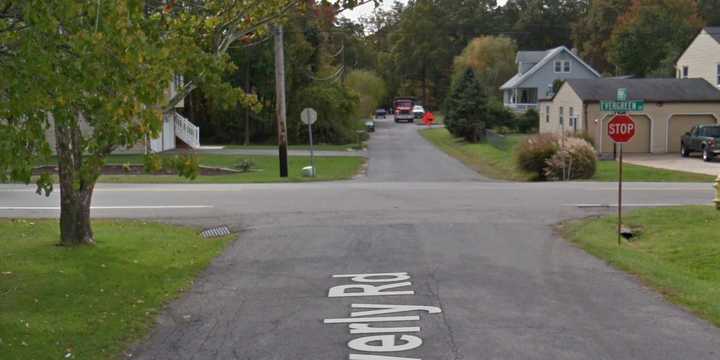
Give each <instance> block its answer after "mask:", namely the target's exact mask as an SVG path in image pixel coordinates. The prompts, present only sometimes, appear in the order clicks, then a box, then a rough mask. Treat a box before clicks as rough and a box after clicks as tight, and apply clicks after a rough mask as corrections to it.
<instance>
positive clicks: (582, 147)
mask: <svg viewBox="0 0 720 360" xmlns="http://www.w3.org/2000/svg"><path fill="white" fill-rule="evenodd" d="M596 168H597V156H596V155H595V149H594V148H593V146H592V145H590V143H589V142H587V141H585V140H583V139H581V138H576V137H570V138H566V139H565V140H564V142H563V144H562V145H561V146H560V148H559V150H558V151H557V152H556V153H555V154H554V155H553V156H552V157H551V158H550V159H548V160H546V166H545V170H544V171H545V178H546V179H549V180H576V179H590V178H592V177H593V175H595V170H596Z"/></svg>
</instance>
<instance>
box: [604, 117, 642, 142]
mask: <svg viewBox="0 0 720 360" xmlns="http://www.w3.org/2000/svg"><path fill="white" fill-rule="evenodd" d="M635 129H636V126H635V122H634V121H633V119H632V118H631V117H630V116H628V115H615V117H613V119H612V120H610V122H609V123H608V136H610V139H612V141H614V142H616V143H626V142H628V141H630V140H631V139H632V138H633V136H635Z"/></svg>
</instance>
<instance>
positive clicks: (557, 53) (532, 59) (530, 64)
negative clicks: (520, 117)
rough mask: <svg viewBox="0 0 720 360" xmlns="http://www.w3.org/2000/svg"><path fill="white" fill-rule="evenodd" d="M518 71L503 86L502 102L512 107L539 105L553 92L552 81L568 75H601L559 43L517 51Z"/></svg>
mask: <svg viewBox="0 0 720 360" xmlns="http://www.w3.org/2000/svg"><path fill="white" fill-rule="evenodd" d="M515 63H517V66H518V73H517V74H515V76H513V77H512V78H511V79H510V80H508V81H507V82H506V83H505V84H503V85H502V86H501V87H500V90H502V93H503V103H504V104H505V106H506V107H507V108H509V109H511V110H514V111H518V112H524V111H527V110H528V109H536V110H537V107H538V102H539V101H540V100H546V99H550V98H552V96H553V83H554V82H555V81H556V80H567V79H597V78H600V77H601V75H600V74H599V73H598V72H597V71H595V69H593V68H592V67H591V66H590V65H588V64H587V63H585V62H584V61H582V59H580V57H578V56H577V54H576V53H575V52H574V51H570V50H569V49H568V48H566V47H565V46H559V47H556V48H554V49H550V50H545V51H518V53H517V56H516V57H515Z"/></svg>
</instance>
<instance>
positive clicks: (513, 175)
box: [420, 129, 715, 182]
mask: <svg viewBox="0 0 720 360" xmlns="http://www.w3.org/2000/svg"><path fill="white" fill-rule="evenodd" d="M420 133H421V134H422V135H423V137H425V139H427V140H428V141H430V142H431V143H433V144H434V145H435V146H437V147H438V148H439V149H440V150H442V151H444V152H446V153H447V154H448V155H450V156H452V157H455V158H457V159H458V160H460V161H462V162H463V163H464V164H465V165H467V166H468V167H470V168H472V169H474V170H475V171H477V172H479V173H481V174H483V175H485V176H488V177H491V178H494V179H501V180H514V181H529V180H530V179H531V178H532V175H531V174H529V173H526V172H523V171H520V170H518V169H517V168H516V167H515V162H514V157H513V152H514V149H515V147H516V146H517V145H518V143H520V141H522V140H523V139H524V138H525V136H526V135H509V136H507V140H506V146H504V147H502V148H498V147H496V146H493V145H491V144H489V143H480V144H470V143H467V142H465V141H463V140H461V139H457V138H454V137H453V136H452V135H450V133H449V132H448V131H447V130H446V129H430V130H422V131H421V132H420ZM623 169H624V170H623V178H624V180H625V181H636V182H637V181H649V182H712V181H714V179H715V177H713V176H709V175H703V174H695V173H689V172H682V171H674V170H664V169H656V168H651V167H647V166H639V165H633V164H624V166H623ZM617 178H618V168H617V162H615V161H598V166H597V172H596V173H595V176H594V177H593V178H592V179H591V180H593V181H617Z"/></svg>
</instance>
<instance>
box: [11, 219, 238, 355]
mask: <svg viewBox="0 0 720 360" xmlns="http://www.w3.org/2000/svg"><path fill="white" fill-rule="evenodd" d="M94 230H95V234H96V237H97V239H96V240H97V245H96V246H94V247H83V248H64V247H58V246H55V244H57V243H58V236H59V235H58V225H57V221H49V220H38V221H36V220H0V354H2V355H0V358H3V359H65V358H69V359H118V358H120V357H121V356H120V354H121V352H122V351H123V350H124V349H125V348H126V347H127V345H128V344H130V343H131V342H132V341H135V340H138V339H140V338H142V337H143V336H144V335H145V334H146V333H147V332H148V331H149V329H150V327H151V326H152V325H153V323H154V318H155V315H157V314H158V312H159V311H160V310H162V308H163V305H164V304H166V303H167V302H168V301H169V300H172V299H173V298H175V297H177V295H178V294H179V292H180V291H182V290H184V289H187V288H188V287H189V286H190V285H191V283H192V280H193V278H195V276H196V275H197V274H198V273H199V272H200V271H201V270H203V269H204V268H205V267H206V266H207V265H208V264H209V263H210V261H211V260H212V259H213V258H214V257H215V256H217V255H218V254H219V253H220V252H221V251H222V250H223V249H224V248H225V246H226V245H227V244H228V243H229V242H230V241H231V238H229V237H228V238H222V239H211V240H204V239H201V238H200V237H199V235H198V234H197V231H196V230H194V229H191V228H184V227H175V226H170V225H162V224H155V223H142V222H128V221H123V222H121V221H96V222H94ZM67 354H72V355H67Z"/></svg>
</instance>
